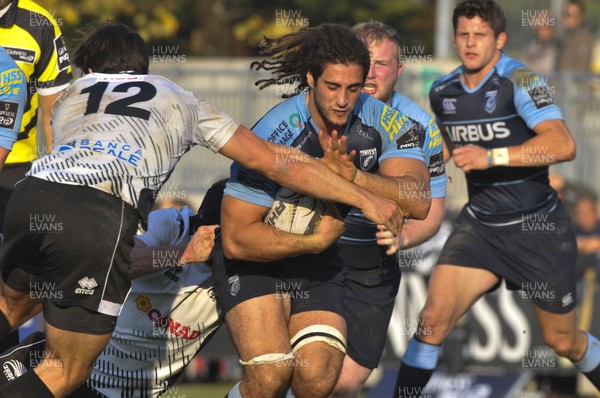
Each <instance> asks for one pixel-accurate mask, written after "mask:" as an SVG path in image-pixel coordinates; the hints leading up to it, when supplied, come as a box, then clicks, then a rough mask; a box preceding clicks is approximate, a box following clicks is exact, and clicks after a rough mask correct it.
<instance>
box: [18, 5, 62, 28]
mask: <svg viewBox="0 0 600 398" xmlns="http://www.w3.org/2000/svg"><path fill="white" fill-rule="evenodd" d="M17 5H18V6H17V12H16V20H15V23H16V24H17V25H18V26H20V27H23V29H24V30H26V31H28V32H30V34H31V33H32V31H43V30H50V29H49V28H51V27H52V28H53V29H52V30H54V29H56V28H58V23H57V21H56V19H55V18H54V16H53V15H52V13H50V12H49V11H48V10H46V9H45V8H44V7H42V6H40V5H39V4H37V3H36V2H34V1H31V0H19V2H18V3H17ZM33 14H37V15H35V16H34V15H33Z"/></svg>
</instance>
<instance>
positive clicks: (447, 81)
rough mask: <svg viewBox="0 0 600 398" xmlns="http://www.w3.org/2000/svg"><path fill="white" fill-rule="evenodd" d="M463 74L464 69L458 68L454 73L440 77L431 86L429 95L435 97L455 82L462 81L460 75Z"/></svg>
mask: <svg viewBox="0 0 600 398" xmlns="http://www.w3.org/2000/svg"><path fill="white" fill-rule="evenodd" d="M461 73H462V67H460V66H459V67H458V68H456V69H454V70H453V71H452V72H450V73H447V74H445V75H443V76H440V77H438V78H437V79H435V80H434V81H433V83H432V84H431V89H430V90H429V95H430V96H431V95H434V94H438V93H440V92H441V91H442V90H444V89H445V88H447V87H449V86H450V85H451V84H452V83H454V82H459V81H460V74H461Z"/></svg>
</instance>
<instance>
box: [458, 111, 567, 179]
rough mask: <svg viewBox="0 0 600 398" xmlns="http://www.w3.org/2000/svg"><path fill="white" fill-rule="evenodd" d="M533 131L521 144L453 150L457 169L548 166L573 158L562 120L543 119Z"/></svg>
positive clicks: (471, 146)
mask: <svg viewBox="0 0 600 398" xmlns="http://www.w3.org/2000/svg"><path fill="white" fill-rule="evenodd" d="M533 131H534V132H535V133H536V135H535V136H534V137H532V138H530V139H529V140H527V141H525V142H524V143H523V144H521V145H516V146H510V147H504V148H494V149H486V148H483V147H480V146H475V145H468V146H464V147H460V148H456V149H454V150H453V151H452V155H453V157H454V162H455V164H456V166H457V167H459V168H461V169H462V170H463V171H465V172H469V171H471V170H485V169H488V168H490V167H495V166H506V167H534V166H549V165H551V164H556V163H560V162H565V161H569V160H573V159H575V140H574V139H573V136H572V135H571V132H570V131H569V129H568V128H567V125H566V124H565V122H564V121H562V120H559V119H556V120H546V121H543V122H541V123H539V124H538V125H537V126H535V128H534V129H533Z"/></svg>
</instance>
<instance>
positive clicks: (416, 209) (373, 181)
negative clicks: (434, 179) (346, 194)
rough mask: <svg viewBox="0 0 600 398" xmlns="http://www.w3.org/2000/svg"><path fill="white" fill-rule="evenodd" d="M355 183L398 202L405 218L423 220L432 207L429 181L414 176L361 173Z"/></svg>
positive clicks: (357, 175)
mask: <svg viewBox="0 0 600 398" xmlns="http://www.w3.org/2000/svg"><path fill="white" fill-rule="evenodd" d="M354 183H355V184H356V185H358V186H360V187H364V188H366V189H368V190H369V191H371V192H373V193H374V194H376V195H378V196H381V197H384V198H386V199H390V200H393V201H394V202H396V203H397V204H398V206H400V208H401V209H402V211H403V213H404V218H411V219H417V220H422V219H424V218H425V217H427V212H428V211H429V206H430V205H431V191H430V190H429V179H421V178H419V177H417V176H413V175H410V176H402V177H385V176H380V175H377V174H370V173H365V172H362V171H359V172H358V173H357V174H356V178H355V179H354Z"/></svg>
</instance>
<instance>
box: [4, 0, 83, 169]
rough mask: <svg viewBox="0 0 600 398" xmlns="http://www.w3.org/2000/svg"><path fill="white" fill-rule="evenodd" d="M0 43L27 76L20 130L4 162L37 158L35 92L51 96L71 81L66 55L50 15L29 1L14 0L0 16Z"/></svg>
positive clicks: (56, 25) (36, 102)
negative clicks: (25, 97)
mask: <svg viewBox="0 0 600 398" xmlns="http://www.w3.org/2000/svg"><path fill="white" fill-rule="evenodd" d="M0 45H1V46H2V47H4V49H5V50H6V52H7V53H8V54H10V56H11V57H12V58H13V59H14V60H15V62H16V63H17V65H18V66H19V67H20V68H21V69H22V70H23V72H24V73H25V76H27V90H28V97H27V105H26V107H25V112H24V114H23V120H22V122H21V131H20V132H19V135H18V137H17V142H16V143H15V145H14V147H13V150H12V152H11V153H10V155H9V156H8V159H7V160H6V163H7V164H9V163H24V162H31V161H33V160H35V159H36V157H37V150H36V148H37V145H36V135H37V127H36V126H37V110H38V94H40V95H52V94H56V93H58V92H60V91H62V90H63V89H65V88H66V87H67V86H68V84H69V81H70V80H71V63H70V62H69V54H68V53H67V47H66V45H65V42H64V40H63V37H62V33H61V31H60V28H59V26H58V24H57V23H56V21H55V19H54V18H53V17H52V15H51V14H50V13H49V12H48V11H46V10H45V9H44V8H42V7H41V6H39V5H38V4H36V3H34V2H33V1H31V0H13V1H12V2H11V4H10V6H9V8H8V11H6V12H5V13H4V15H2V17H0Z"/></svg>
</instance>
